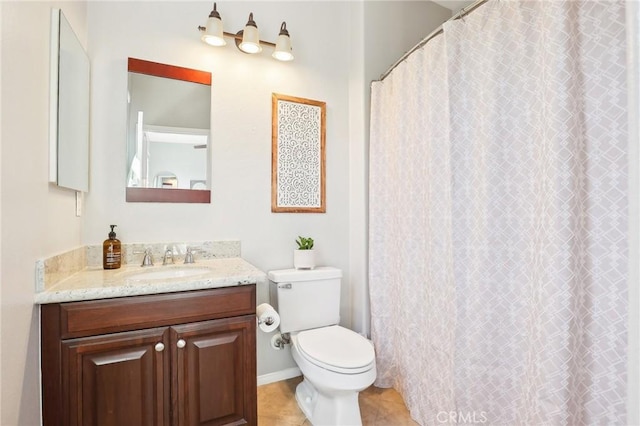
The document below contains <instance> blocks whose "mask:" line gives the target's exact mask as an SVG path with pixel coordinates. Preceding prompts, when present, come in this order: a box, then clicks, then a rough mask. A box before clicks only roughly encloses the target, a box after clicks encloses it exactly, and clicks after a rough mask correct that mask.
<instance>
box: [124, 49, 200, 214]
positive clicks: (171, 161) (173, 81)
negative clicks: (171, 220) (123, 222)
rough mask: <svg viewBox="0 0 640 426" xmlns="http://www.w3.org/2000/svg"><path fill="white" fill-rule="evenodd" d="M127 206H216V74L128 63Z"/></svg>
mask: <svg viewBox="0 0 640 426" xmlns="http://www.w3.org/2000/svg"><path fill="white" fill-rule="evenodd" d="M128 71H129V72H128V79H129V93H128V98H127V99H128V111H127V114H128V117H127V176H126V185H127V191H126V192H127V201H129V202H173V203H209V202H211V190H210V182H211V171H210V167H209V164H210V163H211V162H210V161H209V158H210V153H211V73H209V72H206V71H198V70H193V69H189V68H183V67H177V66H173V65H165V64H159V63H156V62H149V61H145V60H142V59H135V58H129V63H128Z"/></svg>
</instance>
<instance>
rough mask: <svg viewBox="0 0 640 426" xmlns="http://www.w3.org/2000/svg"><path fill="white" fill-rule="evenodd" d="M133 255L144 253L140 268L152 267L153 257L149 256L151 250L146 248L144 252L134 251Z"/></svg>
mask: <svg viewBox="0 0 640 426" xmlns="http://www.w3.org/2000/svg"><path fill="white" fill-rule="evenodd" d="M133 253H134V254H142V253H144V257H143V258H142V264H141V265H140V266H142V267H145V266H153V256H152V255H151V249H150V248H146V249H144V251H134V252H133Z"/></svg>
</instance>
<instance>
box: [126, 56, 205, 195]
mask: <svg viewBox="0 0 640 426" xmlns="http://www.w3.org/2000/svg"><path fill="white" fill-rule="evenodd" d="M128 72H133V73H138V74H146V75H151V76H156V77H164V78H169V79H173V80H182V81H188V82H192V83H198V84H204V85H207V86H211V73H210V72H206V71H199V70H194V69H190V68H183V67H177V66H174V65H166V64H160V63H157V62H150V61H145V60H142V59H135V58H129V61H128ZM207 162H208V163H210V160H209V158H207ZM208 167H210V164H208ZM210 184H211V183H210V182H209V185H210ZM126 201H127V202H157V203H210V202H211V190H210V189H199V190H193V189H174V188H138V187H129V186H127V187H126Z"/></svg>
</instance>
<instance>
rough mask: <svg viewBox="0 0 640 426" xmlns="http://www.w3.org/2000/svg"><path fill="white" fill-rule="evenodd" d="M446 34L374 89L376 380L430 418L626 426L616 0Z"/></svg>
mask: <svg viewBox="0 0 640 426" xmlns="http://www.w3.org/2000/svg"><path fill="white" fill-rule="evenodd" d="M443 30H444V32H443V34H442V35H439V36H437V37H435V38H434V39H432V40H431V41H429V42H428V43H427V44H426V45H425V46H423V47H422V48H420V49H418V50H417V51H416V52H414V53H413V54H411V55H410V56H409V57H408V58H407V59H406V60H405V61H403V62H402V63H401V64H400V65H399V66H398V67H397V68H396V69H395V70H394V71H393V72H392V73H391V74H390V75H389V76H388V77H387V78H386V79H384V80H382V81H379V82H374V83H373V85H372V107H371V108H372V110H371V115H372V116H371V142H370V218H369V220H370V235H369V238H370V242H369V244H370V259H369V269H370V272H369V274H370V277H369V285H370V298H371V321H372V338H373V341H374V344H375V347H376V356H377V367H378V378H377V381H376V385H378V386H381V387H394V388H396V389H398V390H399V391H400V393H401V394H402V395H403V397H404V399H405V402H406V404H407V406H408V408H409V410H410V412H411V414H412V416H413V418H414V419H416V420H417V421H418V422H419V423H421V424H423V425H431V424H434V425H437V424H492V425H493V424H501V425H527V426H528V425H587V424H594V425H595V424H599V425H601V424H602V425H603V424H607V425H624V424H625V418H626V404H625V399H626V372H627V368H626V351H627V344H626V335H627V281H626V279H627V258H628V253H627V251H628V249H627V131H626V130H627V123H626V120H627V115H626V109H627V104H626V82H625V10H624V2H623V1H504V0H503V1H494V0H490V1H489V2H488V3H486V4H484V5H482V6H480V7H479V8H478V9H476V10H475V11H473V12H471V13H470V14H469V15H467V16H466V17H464V18H463V19H461V20H457V21H451V22H447V23H445V25H444V26H443Z"/></svg>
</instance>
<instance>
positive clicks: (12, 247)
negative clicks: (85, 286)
mask: <svg viewBox="0 0 640 426" xmlns="http://www.w3.org/2000/svg"><path fill="white" fill-rule="evenodd" d="M85 6H86V4H85V3H84V2H72V3H61V2H19V1H16V2H11V1H4V2H1V3H0V7H1V8H2V9H1V10H2V13H1V15H2V30H1V31H2V90H1V92H2V128H1V134H2V158H1V161H2V163H1V165H2V167H1V171H0V174H1V175H0V176H1V177H0V181H1V183H0V184H1V185H2V186H1V190H0V193H1V203H2V216H1V220H2V222H1V225H0V226H1V228H2V234H1V238H0V244H1V246H2V253H1V273H0V280H1V285H0V287H1V293H0V294H1V297H0V302H1V307H0V318H1V320H0V321H1V327H2V328H1V335H2V342H1V345H0V353H2V365H1V367H0V377H1V378H2V380H1V384H0V389H1V398H2V399H1V406H2V416H1V417H0V424H2V425H3V426H12V425H36V424H39V422H40V416H39V410H38V406H39V395H40V388H39V382H38V374H39V373H38V372H39V366H38V354H39V350H38V319H37V318H38V315H37V312H38V311H37V308H36V307H35V306H34V305H33V299H34V266H35V262H36V260H37V259H38V258H43V257H48V256H51V255H53V254H56V253H59V252H63V251H66V250H69V249H71V248H75V247H78V246H79V245H81V240H82V238H81V219H79V218H76V217H75V194H74V192H72V191H69V190H63V189H59V188H57V187H54V186H50V185H49V183H48V153H49V149H48V120H49V40H50V37H49V31H50V10H51V7H59V8H62V10H63V12H64V13H65V15H66V16H67V19H68V20H69V22H70V23H71V26H72V27H73V28H74V29H75V31H76V33H78V35H79V38H80V39H81V41H83V42H84V41H85V40H86V8H85Z"/></svg>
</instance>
